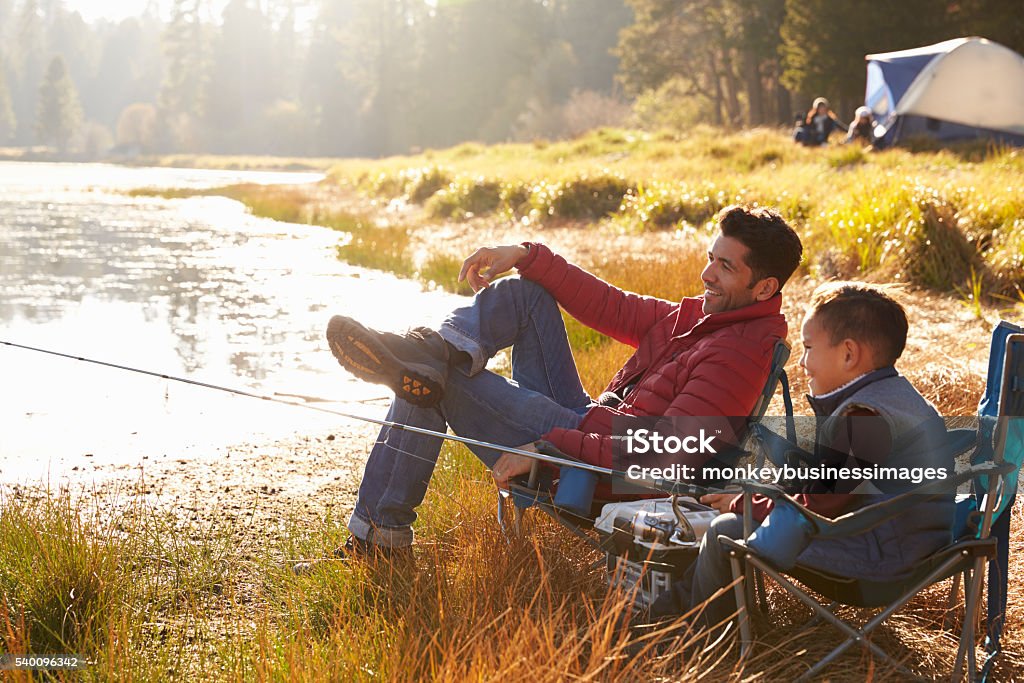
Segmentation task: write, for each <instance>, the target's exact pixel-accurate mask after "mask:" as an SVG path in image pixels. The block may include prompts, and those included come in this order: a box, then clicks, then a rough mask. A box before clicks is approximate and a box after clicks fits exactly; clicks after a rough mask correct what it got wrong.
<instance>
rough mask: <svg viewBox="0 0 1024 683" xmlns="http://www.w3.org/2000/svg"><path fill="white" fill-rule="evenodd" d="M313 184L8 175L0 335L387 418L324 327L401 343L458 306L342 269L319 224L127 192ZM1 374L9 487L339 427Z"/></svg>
mask: <svg viewBox="0 0 1024 683" xmlns="http://www.w3.org/2000/svg"><path fill="white" fill-rule="evenodd" d="M319 178H320V176H317V175H315V174H281V173H243V172H214V171H194V170H184V169H126V168H122V167H115V166H102V165H76V164H14V163H0V339H2V340H4V341H11V342H16V343H20V344H26V345H32V346H39V347H42V348H46V349H52V350H55V351H60V352H64V353H70V354H74V355H78V356H86V357H91V358H96V359H98V360H104V361H108V362H112V363H117V364H121V365H129V366H137V367H140V368H144V369H147V370H152V371H156V372H160V373H164V374H171V375H183V376H187V377H189V378H192V379H197V380H200V381H204V382H209V383H214V384H223V385H226V386H229V387H235V388H239V389H243V390H248V391H255V392H257V393H275V392H278V393H282V394H293V395H303V396H322V397H326V398H330V399H332V400H342V401H346V403H344V404H342V405H340V406H335V407H338V408H340V409H342V410H346V411H350V412H363V413H365V414H369V415H373V416H375V417H382V416H383V409H384V407H385V406H386V400H383V399H385V397H386V396H387V395H388V394H387V391H386V389H384V388H382V387H377V386H372V385H365V384H362V383H359V382H356V381H355V380H354V379H353V378H352V377H351V376H350V375H348V374H347V373H345V372H344V371H343V370H342V369H341V368H340V367H339V366H338V365H337V363H336V362H335V361H334V359H333V357H332V356H331V354H330V352H329V351H328V350H327V349H326V343H325V342H324V341H323V330H324V328H325V326H326V322H327V319H328V318H329V317H330V315H332V314H334V313H345V314H347V315H352V316H354V317H356V318H358V319H360V320H362V321H364V322H366V323H367V324H368V325H371V326H374V327H380V328H384V329H402V328H404V327H407V326H409V325H413V324H419V323H427V324H429V323H436V322H437V321H438V319H439V318H440V317H441V316H442V315H443V313H444V312H446V311H447V310H448V309H450V308H451V307H452V305H453V304H454V303H457V302H458V301H459V299H458V298H457V297H453V296H452V295H447V294H442V293H437V292H423V291H422V290H421V287H420V286H419V285H418V284H416V283H412V282H408V281H403V280H399V279H397V278H394V277H391V276H389V275H386V274H383V273H379V272H374V271H367V270H363V269H359V268H355V267H353V266H350V265H348V264H345V263H342V262H340V261H338V260H337V258H336V246H337V244H338V242H339V239H340V238H341V235H339V234H338V233H336V232H333V231H330V230H327V229H324V228H318V227H311V226H302V225H292V224H284V223H278V222H275V221H270V220H265V219H259V218H254V217H253V216H251V215H248V214H247V213H246V212H245V211H244V209H243V207H242V205H241V204H239V203H237V202H234V201H231V200H228V199H224V198H219V197H197V198H191V199H184V200H165V199H158V198H148V197H147V198H133V197H129V196H127V195H125V194H123V193H122V192H120V191H121V190H124V189H127V188H131V187H148V186H158V187H185V186H187V187H204V186H219V185H224V184H229V183H234V182H262V183H284V182H312V181H316V180H318V179H319ZM0 378H2V379H0V426H2V428H0V481H5V482H10V481H12V480H15V479H20V478H26V477H29V478H38V477H40V476H58V477H59V476H65V475H67V474H68V472H69V471H70V470H71V468H72V467H76V466H81V464H82V462H83V461H82V458H83V457H86V456H87V457H88V458H89V460H88V462H89V463H97V462H104V463H117V464H124V465H125V466H130V465H133V464H137V463H138V462H139V461H140V460H141V459H143V458H148V457H150V456H154V457H159V456H174V457H177V456H178V455H187V456H188V457H206V456H210V457H212V456H213V454H214V452H215V448H213V446H214V445H218V444H229V443H236V442H242V441H250V440H262V439H267V438H274V437H279V436H285V435H288V434H291V433H293V432H295V431H297V430H309V429H313V428H318V429H319V428H328V427H330V426H331V425H335V424H340V423H342V422H343V420H342V418H332V417H330V416H325V415H319V414H317V413H314V412H312V411H303V410H299V409H296V408H290V407H287V406H276V405H274V404H271V403H267V402H262V401H257V400H254V399H249V398H242V397H233V396H230V395H228V394H223V393H219V392H214V391H211V390H208V389H201V388H196V387H191V386H188V385H183V384H180V383H176V382H171V381H168V380H163V379H158V378H153V377H147V376H143V375H137V374H131V373H127V372H123V371H119V370H114V369H110V368H104V367H98V366H93V365H89V364H86V363H82V362H77V361H72V360H65V359H61V358H55V357H51V356H46V355H43V354H39V353H33V352H29V351H25V350H20V349H13V348H9V347H4V346H0ZM342 426H343V425H342ZM87 454H88V455H87Z"/></svg>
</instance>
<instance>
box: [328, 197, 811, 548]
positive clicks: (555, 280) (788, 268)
mask: <svg viewBox="0 0 1024 683" xmlns="http://www.w3.org/2000/svg"><path fill="white" fill-rule="evenodd" d="M717 221H718V226H719V233H718V235H717V236H716V237H715V239H714V241H713V242H712V244H711V245H710V247H709V249H708V262H707V265H706V267H705V268H704V271H703V272H702V273H701V280H702V281H703V283H704V294H703V295H702V296H699V297H692V298H684V299H682V301H679V302H671V301H665V300H662V299H657V298H653V297H648V296H642V295H640V294H634V293H631V292H624V291H622V290H620V289H618V288H616V287H613V286H611V285H610V284H608V283H607V282H604V281H603V280H600V279H599V278H597V277H595V276H594V275H591V274H590V273H587V272H586V271H584V270H582V269H580V268H578V267H577V266H574V265H571V264H569V263H567V262H566V261H565V259H563V258H562V257H560V256H558V255H556V254H554V253H553V252H552V251H551V250H550V249H548V248H547V247H545V246H544V245H541V244H535V243H526V244H522V245H509V246H503V247H493V248H483V249H479V250H477V252H476V253H474V254H473V255H472V256H470V257H469V258H468V259H467V260H466V262H465V263H464V265H463V268H462V273H461V274H460V280H461V279H468V281H469V283H470V284H471V285H472V287H473V289H474V290H475V291H476V292H477V296H476V297H475V298H474V300H473V302H472V303H471V304H470V305H468V306H465V307H462V308H459V309H456V310H455V311H453V312H452V313H451V314H450V315H449V317H448V318H447V319H446V320H445V321H444V323H442V325H441V326H440V327H439V328H438V329H437V330H436V331H435V330H429V329H425V328H420V329H416V330H410V331H409V332H406V333H405V334H392V333H388V332H379V331H376V330H371V329H368V328H366V327H364V326H362V325H361V324H359V323H358V322H356V321H355V320H352V319H351V318H345V317H342V316H335V317H334V318H332V319H331V321H330V324H329V325H328V330H327V339H328V342H329V345H330V348H331V351H332V352H333V353H334V355H335V357H336V358H337V359H338V361H339V363H341V365H342V366H343V367H345V368H346V369H347V370H349V371H350V372H352V373H353V374H354V375H356V376H357V377H359V378H361V379H364V380H366V381H371V382H377V383H381V384H386V385H387V386H389V387H391V388H392V389H393V390H394V391H395V393H396V396H397V397H398V398H397V399H396V400H395V401H394V402H393V403H392V406H391V410H390V412H389V413H388V420H389V421H392V422H396V423H401V424H405V425H411V426H415V427H421V428H424V429H430V430H434V431H441V432H443V431H445V429H447V428H449V427H450V428H451V429H452V431H454V432H455V433H456V434H458V435H460V436H464V437H468V438H473V439H479V440H486V441H489V442H492V443H499V444H508V445H518V444H525V445H522V446H519V447H520V448H523V449H526V450H532V449H533V443H534V442H535V441H536V440H537V439H541V438H542V439H544V440H547V441H550V442H551V443H552V444H554V445H555V446H556V447H557V448H558V449H559V450H561V451H563V452H564V453H567V454H568V455H570V456H573V457H577V458H579V459H581V460H584V461H586V462H589V463H593V464H597V465H601V466H604V467H609V466H611V465H612V420H613V418H615V417H616V416H657V417H672V416H680V417H685V416H694V417H699V416H745V415H747V414H749V413H750V411H751V409H752V408H753V406H754V404H755V402H756V401H757V398H758V396H759V394H760V392H761V389H762V387H763V386H764V382H765V380H766V379H767V377H768V372H769V367H770V363H771V357H772V351H773V349H774V346H775V343H776V342H777V341H778V340H779V339H783V338H785V337H786V331H787V328H786V321H785V319H784V318H783V316H782V314H781V313H780V308H781V303H782V297H781V294H780V290H781V288H782V285H783V284H784V283H785V282H786V280H787V279H788V278H789V277H790V276H791V275H792V274H793V272H794V271H795V270H796V268H797V266H798V265H799V263H800V258H801V255H802V251H803V248H802V245H801V243H800V239H799V237H798V236H797V235H796V233H795V232H794V231H793V229H792V228H790V227H789V225H787V224H786V222H785V221H784V220H783V219H782V218H781V217H780V216H779V214H778V213H776V212H775V211H772V210H770V209H765V208H747V207H740V206H734V207H728V208H726V209H723V210H722V211H721V212H720V213H719V215H718V217H717ZM512 267H515V268H517V269H518V270H519V275H520V277H519V278H504V279H500V280H497V281H495V278H496V277H497V276H498V275H500V274H502V273H504V272H505V271H507V270H509V269H511V268H512ZM492 282H493V284H492ZM559 305H560V306H561V307H562V308H563V309H565V311H566V312H568V313H569V314H570V315H572V316H573V317H574V318H576V319H577V320H579V321H580V322H581V323H583V324H584V325H587V326H588V327H591V328H593V329H595V330H597V331H598V332H601V333H602V334H605V335H608V336H610V337H612V338H614V339H616V340H618V341H620V342H622V343H624V344H629V345H630V346H633V347H635V348H636V353H634V354H633V356H632V357H631V358H630V359H629V361H627V362H626V364H625V365H624V366H623V367H622V369H620V370H619V372H618V373H616V375H615V377H614V378H612V380H611V382H610V383H609V384H608V387H607V389H606V391H605V392H604V393H603V394H602V396H601V397H600V398H599V399H597V400H593V399H591V398H590V397H589V396H587V394H586V392H584V390H583V387H582V386H581V384H580V380H579V375H578V374H577V372H576V367H575V364H574V362H573V358H572V352H571V350H570V349H569V344H568V340H567V338H566V332H565V326H564V323H563V321H562V318H561V315H560V313H559ZM508 347H511V349H512V378H511V380H509V379H506V378H504V377H501V376H499V375H496V374H494V373H491V372H489V371H487V370H486V369H485V365H486V363H487V361H488V360H489V359H490V358H491V357H493V356H494V354H495V353H497V352H498V351H499V350H501V349H503V348H508ZM440 448H441V440H440V439H439V438H438V437H432V436H426V435H423V434H417V433H413V432H409V431H405V430H400V429H390V428H388V427H385V428H383V429H382V430H381V433H380V436H379V437H378V439H377V441H376V443H375V444H374V447H373V450H372V451H371V453H370V457H369V459H368V461H367V464H366V470H365V472H364V476H363V481H362V484H361V486H360V489H359V498H358V500H357V502H356V507H355V510H354V512H353V514H352V517H351V518H350V520H349V525H348V526H349V529H350V530H351V532H352V536H350V538H349V540H348V542H347V543H346V545H345V546H344V547H342V548H339V549H338V550H337V551H336V554H337V555H338V556H339V557H349V556H352V555H361V554H366V553H373V554H375V555H392V554H394V553H395V552H396V551H403V550H404V551H406V552H407V549H408V548H409V547H410V546H411V545H412V541H413V534H412V526H411V525H412V522H413V521H414V520H415V518H416V513H415V508H416V507H417V506H418V505H419V504H420V503H421V502H422V500H423V496H424V494H425V492H426V486H427V482H428V481H429V479H430V476H431V474H432V473H433V469H434V466H435V464H436V461H437V456H438V453H439V452H440ZM471 450H473V451H474V453H476V455H477V456H478V457H480V458H481V460H483V461H484V462H485V463H486V464H487V465H488V466H489V467H490V468H491V471H492V473H493V475H494V478H495V480H496V481H497V483H498V484H499V485H500V486H503V485H506V484H507V483H508V481H509V479H510V478H513V477H516V476H519V475H521V474H524V473H526V472H528V471H529V469H530V465H531V461H530V459H529V458H527V457H526V456H523V455H517V454H512V453H504V454H502V453H500V452H498V451H495V450H494V449H488V448H484V447H471Z"/></svg>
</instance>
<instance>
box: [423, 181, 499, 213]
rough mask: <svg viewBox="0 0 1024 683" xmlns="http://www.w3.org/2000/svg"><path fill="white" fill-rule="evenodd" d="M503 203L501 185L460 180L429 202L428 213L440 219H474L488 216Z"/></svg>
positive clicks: (492, 182) (494, 182) (438, 193)
mask: <svg viewBox="0 0 1024 683" xmlns="http://www.w3.org/2000/svg"><path fill="white" fill-rule="evenodd" d="M500 203H501V183H499V182H497V181H494V180H487V179H486V178H483V177H478V178H475V179H473V180H468V179H465V178H460V179H457V180H455V181H453V182H452V183H451V184H449V185H448V187H446V188H444V189H443V190H440V191H439V192H437V193H436V194H434V196H433V197H431V198H430V200H429V201H428V202H427V205H426V207H427V211H428V213H430V215H432V216H437V217H439V218H460V219H462V218H472V217H473V216H479V215H483V214H488V213H491V212H492V211H494V210H495V209H497V208H498V206H499V204H500Z"/></svg>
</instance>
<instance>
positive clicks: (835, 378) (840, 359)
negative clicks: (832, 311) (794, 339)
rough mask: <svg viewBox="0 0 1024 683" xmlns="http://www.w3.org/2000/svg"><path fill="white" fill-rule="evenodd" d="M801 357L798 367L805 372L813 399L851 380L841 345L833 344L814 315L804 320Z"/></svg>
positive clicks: (851, 376)
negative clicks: (802, 353) (802, 352)
mask: <svg viewBox="0 0 1024 683" xmlns="http://www.w3.org/2000/svg"><path fill="white" fill-rule="evenodd" d="M802 335H803V343H804V355H802V356H801V357H800V367H802V368H803V369H804V372H806V373H807V379H808V381H809V382H810V389H811V395H812V396H821V395H823V394H827V393H829V392H830V391H835V390H836V389H838V388H839V387H841V386H843V385H844V384H846V383H847V382H848V381H850V380H851V379H854V377H855V374H854V375H851V373H850V372H849V371H848V370H846V365H845V362H844V361H845V358H846V353H845V349H844V347H843V344H833V343H832V339H831V337H830V336H829V333H828V332H827V331H826V330H825V328H823V327H822V326H821V324H820V322H819V321H818V320H816V319H815V317H814V316H809V317H807V318H805V319H804V326H803V329H802Z"/></svg>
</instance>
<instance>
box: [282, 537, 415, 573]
mask: <svg viewBox="0 0 1024 683" xmlns="http://www.w3.org/2000/svg"><path fill="white" fill-rule="evenodd" d="M359 561H366V562H374V563H376V562H383V563H387V564H390V565H393V566H395V567H396V568H399V569H403V568H406V567H415V564H416V561H415V557H414V556H413V553H412V546H398V547H391V546H386V545H377V544H376V543H371V542H370V541H364V540H363V539H361V538H359V537H358V536H356V535H355V534H352V535H350V536H349V537H348V539H347V540H346V541H345V544H344V545H341V546H338V547H337V548H335V549H334V550H333V551H331V556H330V557H328V558H323V559H317V560H303V561H302V562H296V563H295V564H293V565H292V567H291V570H292V573H293V574H296V575H299V576H302V575H305V574H309V573H310V572H311V571H312V570H313V568H314V567H316V566H319V565H321V564H323V563H325V562H359Z"/></svg>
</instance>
